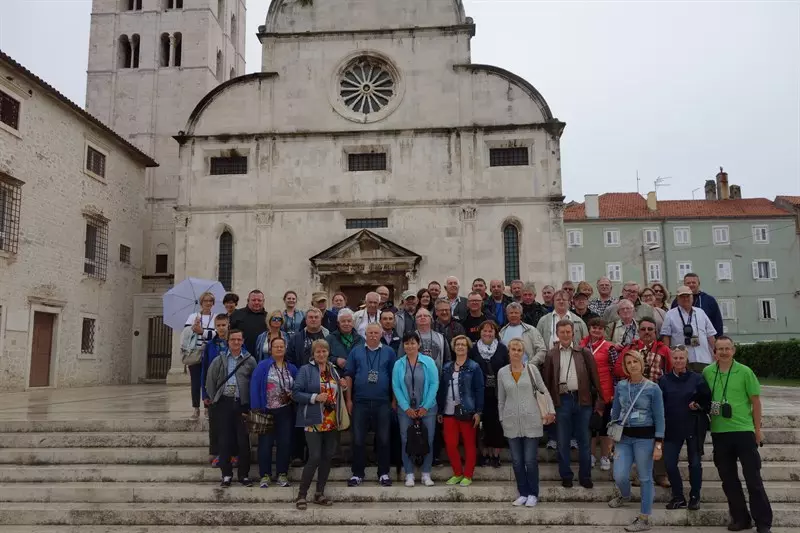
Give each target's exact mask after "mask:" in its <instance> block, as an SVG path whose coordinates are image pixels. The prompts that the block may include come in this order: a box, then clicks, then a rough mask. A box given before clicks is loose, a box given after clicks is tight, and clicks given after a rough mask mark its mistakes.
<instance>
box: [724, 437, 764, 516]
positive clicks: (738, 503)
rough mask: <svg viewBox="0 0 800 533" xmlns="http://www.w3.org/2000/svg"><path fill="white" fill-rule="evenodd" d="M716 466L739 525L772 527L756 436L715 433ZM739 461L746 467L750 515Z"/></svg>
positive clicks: (744, 472)
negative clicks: (751, 524)
mask: <svg viewBox="0 0 800 533" xmlns="http://www.w3.org/2000/svg"><path fill="white" fill-rule="evenodd" d="M711 440H712V442H713V444H714V465H715V466H716V467H717V472H719V477H720V479H721V480H722V490H723V491H724V492H725V497H726V498H727V499H728V512H729V513H730V515H731V518H732V519H733V521H734V522H736V523H737V524H750V523H751V515H752V521H754V522H755V523H756V527H772V507H771V506H770V504H769V498H767V493H766V491H765V490H764V483H763V481H762V480H761V455H760V454H759V453H758V443H756V436H755V433H752V432H750V431H734V432H731V433H712V434H711ZM737 460H738V461H739V462H740V463H741V464H742V473H743V474H744V482H745V484H746V485H747V492H748V494H749V496H750V497H749V498H748V499H749V500H750V512H749V513H748V512H747V502H745V499H744V492H743V491H742V482H741V481H740V480H739V471H738V468H737V465H736V462H737Z"/></svg>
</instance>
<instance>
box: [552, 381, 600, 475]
mask: <svg viewBox="0 0 800 533" xmlns="http://www.w3.org/2000/svg"><path fill="white" fill-rule="evenodd" d="M559 400H560V402H561V405H559V406H558V407H556V420H557V421H558V475H559V476H560V477H561V479H564V480H572V478H573V477H575V475H574V474H573V473H572V469H571V468H570V466H569V454H570V452H569V441H570V439H571V438H573V436H574V438H575V440H577V441H578V464H579V470H578V479H580V480H581V481H584V480H590V479H592V457H591V450H590V449H589V443H590V438H589V419H590V418H591V417H592V408H591V406H588V405H586V406H581V405H580V404H579V403H578V394H577V393H570V394H562V395H561V396H560V397H559Z"/></svg>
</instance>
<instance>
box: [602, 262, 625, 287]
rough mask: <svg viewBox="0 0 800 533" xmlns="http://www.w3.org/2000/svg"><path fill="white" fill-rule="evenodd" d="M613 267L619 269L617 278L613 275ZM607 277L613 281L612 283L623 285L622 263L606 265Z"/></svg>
mask: <svg viewBox="0 0 800 533" xmlns="http://www.w3.org/2000/svg"><path fill="white" fill-rule="evenodd" d="M611 267H617V268H618V269H619V270H618V271H617V273H618V275H617V276H614V275H612V273H611ZM606 277H607V278H608V279H609V280H611V283H622V263H606Z"/></svg>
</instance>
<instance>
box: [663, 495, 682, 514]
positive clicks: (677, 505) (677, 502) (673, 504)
mask: <svg viewBox="0 0 800 533" xmlns="http://www.w3.org/2000/svg"><path fill="white" fill-rule="evenodd" d="M667 509H669V510H670V511H672V510H675V509H686V498H683V497H681V498H672V499H671V500H670V501H669V503H668V504H667Z"/></svg>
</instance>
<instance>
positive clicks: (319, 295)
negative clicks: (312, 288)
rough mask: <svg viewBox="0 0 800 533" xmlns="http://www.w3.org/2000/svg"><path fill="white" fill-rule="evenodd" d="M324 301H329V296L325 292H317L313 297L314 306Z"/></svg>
mask: <svg viewBox="0 0 800 533" xmlns="http://www.w3.org/2000/svg"><path fill="white" fill-rule="evenodd" d="M323 300H325V301H326V302H327V301H328V295H327V294H325V293H324V292H315V293H314V294H312V295H311V303H312V304H315V303H317V302H321V301H323Z"/></svg>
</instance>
